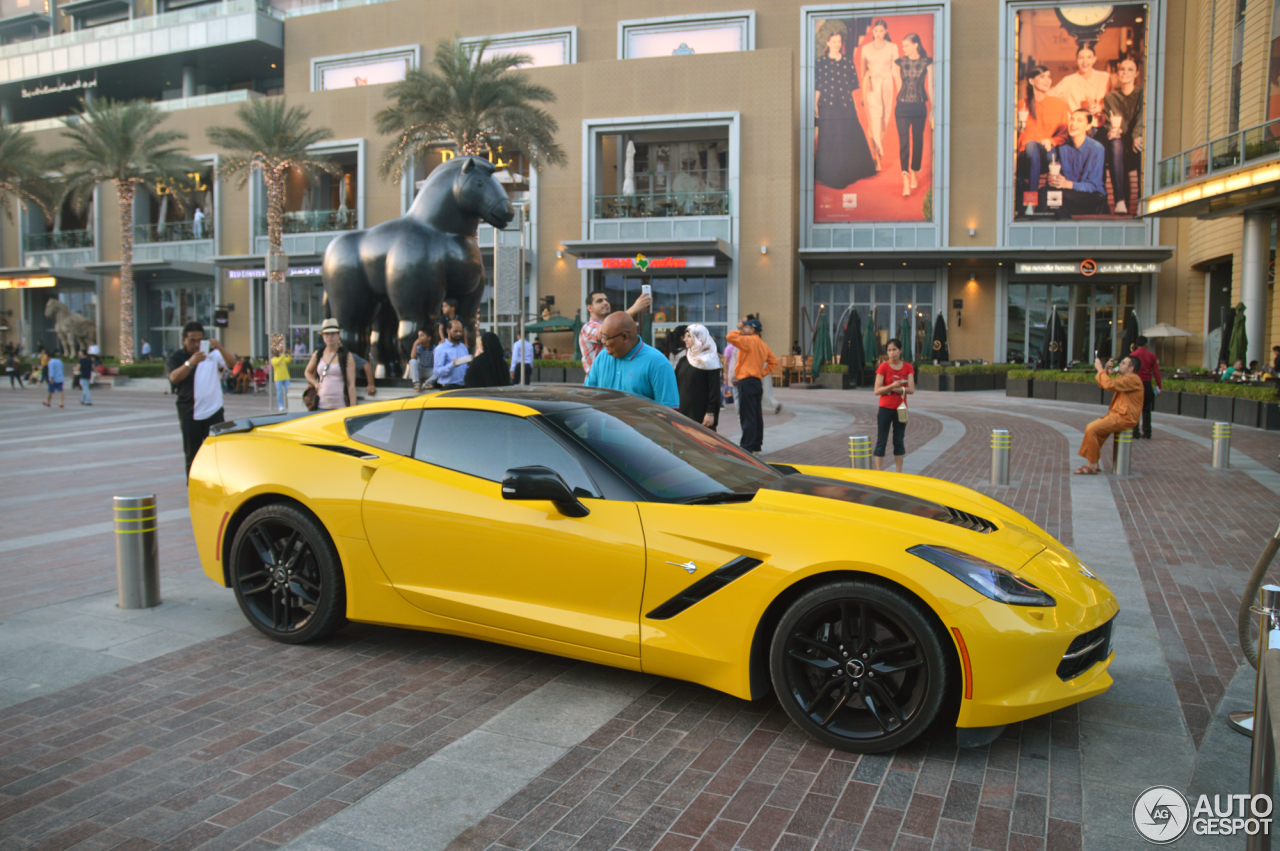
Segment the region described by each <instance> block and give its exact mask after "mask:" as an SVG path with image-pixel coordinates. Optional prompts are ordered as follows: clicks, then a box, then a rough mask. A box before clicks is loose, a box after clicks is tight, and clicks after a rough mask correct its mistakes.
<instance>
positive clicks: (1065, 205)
mask: <svg viewBox="0 0 1280 851" xmlns="http://www.w3.org/2000/svg"><path fill="white" fill-rule="evenodd" d="M1015 20H1016V23H1015V33H1016V35H1015V38H1016V46H1017V56H1018V75H1017V83H1016V85H1017V91H1016V92H1015V96H1014V98H1013V103H1014V110H1015V115H1014V140H1015V141H1014V145H1015V148H1016V151H1015V157H1016V162H1017V181H1016V188H1015V190H1014V191H1015V193H1016V197H1015V199H1014V200H1015V211H1014V219H1015V221H1021V222H1027V221H1039V220H1055V219H1132V218H1134V217H1135V216H1136V215H1137V212H1138V199H1139V198H1140V197H1142V179H1143V162H1144V159H1145V157H1144V155H1143V152H1144V150H1145V145H1146V139H1145V138H1144V137H1145V133H1144V127H1145V123H1146V108H1145V107H1146V70H1147V21H1148V9H1147V6H1146V4H1141V3H1131V4H1125V5H1117V6H1059V7H1057V8H1053V7H1046V8H1038V9H1022V10H1020V11H1019V12H1018V13H1017V15H1016V19H1015Z"/></svg>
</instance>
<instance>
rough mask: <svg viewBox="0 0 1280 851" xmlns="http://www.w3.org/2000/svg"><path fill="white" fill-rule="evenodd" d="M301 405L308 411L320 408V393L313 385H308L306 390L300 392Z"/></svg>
mask: <svg viewBox="0 0 1280 851" xmlns="http://www.w3.org/2000/svg"><path fill="white" fill-rule="evenodd" d="M302 404H303V405H305V406H306V408H307V410H308V411H314V410H315V409H316V408H318V407H319V406H320V393H319V392H318V391H317V390H316V388H315V386H314V385H311V384H308V385H307V389H306V390H303V391H302Z"/></svg>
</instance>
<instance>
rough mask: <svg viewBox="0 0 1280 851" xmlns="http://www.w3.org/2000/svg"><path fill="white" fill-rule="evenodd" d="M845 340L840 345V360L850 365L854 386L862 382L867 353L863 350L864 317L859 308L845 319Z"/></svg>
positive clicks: (850, 374)
mask: <svg viewBox="0 0 1280 851" xmlns="http://www.w3.org/2000/svg"><path fill="white" fill-rule="evenodd" d="M844 327H845V330H844V342H843V345H841V347H840V362H841V363H843V364H844V365H845V366H847V367H849V379H850V380H851V381H852V382H853V384H854V386H855V387H856V386H858V385H860V384H861V383H862V366H863V364H864V363H866V355H865V354H864V353H863V351H862V317H861V316H859V315H858V310H857V308H854V309H853V311H852V312H851V313H850V314H849V315H848V317H847V318H846V320H845V326H844Z"/></svg>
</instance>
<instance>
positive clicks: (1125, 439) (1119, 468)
mask: <svg viewBox="0 0 1280 851" xmlns="http://www.w3.org/2000/svg"><path fill="white" fill-rule="evenodd" d="M1132 449H1133V432H1131V431H1129V430H1128V429H1125V430H1124V431H1122V432H1119V433H1118V434H1116V437H1115V440H1114V441H1112V450H1111V452H1112V455H1111V472H1112V473H1113V474H1114V475H1116V476H1120V477H1124V476H1127V475H1129V457H1130V452H1131V450H1132Z"/></svg>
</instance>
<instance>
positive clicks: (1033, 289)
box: [1005, 284, 1138, 364]
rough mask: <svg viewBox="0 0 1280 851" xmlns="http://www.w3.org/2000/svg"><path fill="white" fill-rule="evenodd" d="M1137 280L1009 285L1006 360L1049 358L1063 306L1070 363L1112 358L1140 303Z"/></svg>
mask: <svg viewBox="0 0 1280 851" xmlns="http://www.w3.org/2000/svg"><path fill="white" fill-rule="evenodd" d="M1137 289H1138V288H1137V285H1135V284H1077V285H1066V284H1009V296H1008V300H1007V304H1006V314H1005V316H1006V328H1005V361H1006V362H1008V363H1028V364H1034V363H1036V362H1043V361H1047V359H1048V356H1049V349H1048V346H1049V339H1048V326H1049V320H1050V317H1051V311H1053V310H1057V312H1058V321H1059V322H1060V323H1062V324H1063V327H1064V330H1065V334H1066V342H1067V362H1068V363H1072V362H1086V363H1087V362H1089V361H1092V360H1093V357H1094V354H1095V352H1096V353H1097V354H1098V355H1100V356H1101V357H1103V359H1106V358H1108V357H1113V356H1115V355H1116V354H1118V352H1119V345H1120V343H1119V341H1120V339H1121V338H1122V337H1123V336H1124V322H1125V320H1126V319H1128V318H1129V316H1130V315H1131V314H1132V313H1133V311H1134V309H1135V308H1136V306H1137V301H1136V298H1137Z"/></svg>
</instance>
